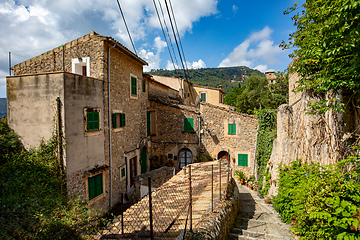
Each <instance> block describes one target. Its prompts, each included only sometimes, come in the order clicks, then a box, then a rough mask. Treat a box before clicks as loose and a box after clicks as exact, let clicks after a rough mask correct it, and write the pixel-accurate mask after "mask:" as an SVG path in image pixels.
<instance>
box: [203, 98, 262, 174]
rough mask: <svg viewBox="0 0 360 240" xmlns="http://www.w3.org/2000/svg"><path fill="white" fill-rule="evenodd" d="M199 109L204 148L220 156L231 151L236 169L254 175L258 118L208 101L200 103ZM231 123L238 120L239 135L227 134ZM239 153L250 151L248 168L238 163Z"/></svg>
mask: <svg viewBox="0 0 360 240" xmlns="http://www.w3.org/2000/svg"><path fill="white" fill-rule="evenodd" d="M200 111H201V117H202V123H201V126H202V129H203V134H201V143H202V147H203V151H205V152H208V153H209V154H210V156H212V157H213V158H217V157H218V154H219V152H221V151H226V152H227V151H229V152H230V159H231V166H232V168H233V169H234V171H235V170H242V171H244V172H245V173H246V174H247V175H248V176H250V175H254V157H255V145H256V134H257V124H258V119H257V117H255V116H251V115H247V114H242V113H238V112H235V111H231V110H228V109H225V108H221V107H218V106H214V105H211V104H208V103H201V105H200ZM205 122H206V123H207V124H206V125H205ZM229 122H230V123H236V135H229V134H228V123H229ZM238 154H248V167H243V166H238Z"/></svg>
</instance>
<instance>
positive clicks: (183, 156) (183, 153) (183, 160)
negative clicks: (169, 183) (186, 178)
mask: <svg viewBox="0 0 360 240" xmlns="http://www.w3.org/2000/svg"><path fill="white" fill-rule="evenodd" d="M192 163H193V155H192V152H191V151H190V149H188V148H183V149H181V150H180V152H179V168H180V169H182V168H183V167H185V166H186V165H188V164H192Z"/></svg>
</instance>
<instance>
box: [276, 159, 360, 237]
mask: <svg viewBox="0 0 360 240" xmlns="http://www.w3.org/2000/svg"><path fill="white" fill-rule="evenodd" d="M346 170H348V171H346ZM359 174H360V162H359V160H358V157H351V158H349V159H346V160H344V161H341V162H339V163H338V164H337V165H335V166H320V165H318V164H307V163H302V162H301V161H300V160H298V161H294V162H292V163H291V166H284V167H282V168H281V170H280V181H279V192H278V196H277V197H276V199H275V208H276V209H277V210H278V211H279V213H280V215H281V218H282V220H283V221H285V222H286V223H291V224H292V227H293V228H292V230H293V232H294V233H295V234H297V235H300V236H301V239H360V237H359V236H360V192H359V189H360V183H359V180H360V178H359V177H360V175H359Z"/></svg>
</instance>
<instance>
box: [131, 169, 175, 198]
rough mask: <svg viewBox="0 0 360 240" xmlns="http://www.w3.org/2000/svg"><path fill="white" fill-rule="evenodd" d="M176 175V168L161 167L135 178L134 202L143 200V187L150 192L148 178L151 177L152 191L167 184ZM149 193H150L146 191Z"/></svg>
mask: <svg viewBox="0 0 360 240" xmlns="http://www.w3.org/2000/svg"><path fill="white" fill-rule="evenodd" d="M174 175H175V168H173V167H161V168H158V169H155V170H152V171H150V172H147V173H144V174H141V175H139V176H137V177H136V178H135V191H134V196H133V199H134V202H137V201H140V200H141V194H144V193H142V191H141V189H140V188H141V186H145V187H146V189H147V190H148V188H147V187H148V177H151V189H156V188H158V187H160V186H161V185H162V184H164V183H166V182H167V181H169V180H170V178H172V177H173V176H174ZM146 192H148V191H146Z"/></svg>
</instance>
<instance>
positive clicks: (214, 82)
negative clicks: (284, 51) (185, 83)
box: [149, 67, 264, 92]
mask: <svg viewBox="0 0 360 240" xmlns="http://www.w3.org/2000/svg"><path fill="white" fill-rule="evenodd" d="M149 74H152V75H158V76H165V77H183V78H184V76H183V71H173V70H163V69H157V70H151V71H150V72H149ZM189 75H190V77H189V80H190V82H192V83H194V84H197V85H201V86H208V87H215V88H217V87H218V86H219V85H222V86H223V89H224V91H225V92H227V91H229V90H230V89H232V88H234V87H237V86H239V85H243V84H244V81H243V80H242V75H244V76H246V77H249V76H253V75H259V76H264V74H263V73H261V72H260V71H258V70H254V69H251V68H248V67H226V68H201V69H189ZM232 80H235V82H231V81H232Z"/></svg>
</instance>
